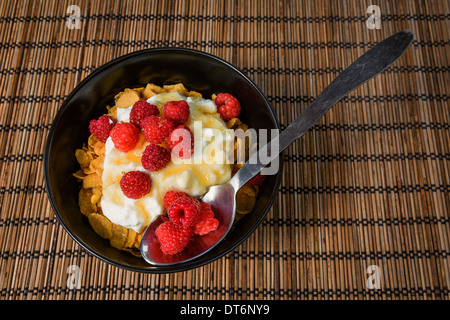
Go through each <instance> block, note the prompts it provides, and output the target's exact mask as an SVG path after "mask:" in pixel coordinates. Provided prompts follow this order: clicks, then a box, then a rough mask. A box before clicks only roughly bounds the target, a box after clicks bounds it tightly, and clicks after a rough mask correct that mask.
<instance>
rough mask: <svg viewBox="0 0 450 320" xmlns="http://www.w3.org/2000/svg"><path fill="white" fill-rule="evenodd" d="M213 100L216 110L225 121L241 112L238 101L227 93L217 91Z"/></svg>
mask: <svg viewBox="0 0 450 320" xmlns="http://www.w3.org/2000/svg"><path fill="white" fill-rule="evenodd" d="M214 102H215V103H216V106H217V112H218V113H219V114H220V117H221V118H222V119H223V120H225V121H228V120H230V119H232V118H236V117H237V116H239V114H240V113H241V105H240V103H239V101H238V100H237V99H236V98H235V97H233V96H232V95H231V94H229V93H219V94H218V95H217V97H216V99H215V100H214Z"/></svg>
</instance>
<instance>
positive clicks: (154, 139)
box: [141, 116, 174, 144]
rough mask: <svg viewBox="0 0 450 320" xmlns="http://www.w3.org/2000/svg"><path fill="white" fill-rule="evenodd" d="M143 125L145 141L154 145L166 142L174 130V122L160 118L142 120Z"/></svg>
mask: <svg viewBox="0 0 450 320" xmlns="http://www.w3.org/2000/svg"><path fill="white" fill-rule="evenodd" d="M141 125H142V129H143V130H144V136H145V140H147V141H148V142H150V143H154V144H160V143H162V142H164V140H165V139H166V138H167V137H168V136H169V134H170V133H171V132H172V130H173V128H174V125H173V122H172V121H170V120H169V119H165V118H162V117H159V116H150V117H147V118H145V119H144V120H142V122H141Z"/></svg>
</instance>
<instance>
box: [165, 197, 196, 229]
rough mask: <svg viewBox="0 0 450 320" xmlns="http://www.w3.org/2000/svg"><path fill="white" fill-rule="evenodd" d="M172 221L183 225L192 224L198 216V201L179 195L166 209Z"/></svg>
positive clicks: (188, 225)
mask: <svg viewBox="0 0 450 320" xmlns="http://www.w3.org/2000/svg"><path fill="white" fill-rule="evenodd" d="M167 215H168V216H169V219H170V220H171V221H172V222H173V223H181V224H182V225H184V226H185V227H190V226H193V225H194V224H196V223H197V221H198V218H199V217H200V203H199V201H198V200H197V199H195V198H191V197H180V198H178V199H177V200H175V201H174V202H173V203H172V205H171V206H170V207H169V210H168V211H167Z"/></svg>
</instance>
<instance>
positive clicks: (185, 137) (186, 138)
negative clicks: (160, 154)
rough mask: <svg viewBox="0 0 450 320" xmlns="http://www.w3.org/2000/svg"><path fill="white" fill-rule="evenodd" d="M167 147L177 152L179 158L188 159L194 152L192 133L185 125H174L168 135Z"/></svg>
mask: <svg viewBox="0 0 450 320" xmlns="http://www.w3.org/2000/svg"><path fill="white" fill-rule="evenodd" d="M168 143H169V148H170V150H172V151H173V149H174V148H175V147H176V150H175V152H178V154H177V156H178V157H179V158H180V159H189V158H190V157H191V156H192V154H194V135H193V134H192V132H191V130H190V129H189V128H188V127H186V126H185V125H181V126H178V127H176V128H175V129H174V130H173V131H172V132H171V133H170V135H169V140H168Z"/></svg>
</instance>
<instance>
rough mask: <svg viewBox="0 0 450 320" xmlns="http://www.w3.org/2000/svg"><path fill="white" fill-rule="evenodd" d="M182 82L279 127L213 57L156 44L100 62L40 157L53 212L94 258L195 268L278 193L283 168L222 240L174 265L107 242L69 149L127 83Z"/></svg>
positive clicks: (237, 75) (222, 250)
mask: <svg viewBox="0 0 450 320" xmlns="http://www.w3.org/2000/svg"><path fill="white" fill-rule="evenodd" d="M178 82H182V83H183V84H185V86H186V87H187V88H188V89H189V90H195V91H198V92H200V93H202V94H203V96H204V97H210V96H211V95H212V94H213V93H219V92H228V93H231V94H233V95H235V96H236V97H237V98H238V99H239V101H240V102H241V105H242V106H243V107H242V111H241V115H240V116H239V118H240V119H241V120H242V121H243V122H245V123H247V124H248V125H249V127H252V128H255V129H260V128H267V129H275V128H276V129H279V123H278V121H277V119H276V117H275V114H274V112H273V110H272V108H271V106H270V104H269V102H268V101H267V99H266V97H265V96H264V94H263V93H262V92H261V90H260V89H258V87H257V86H256V85H255V84H254V83H253V82H252V81H251V80H250V79H249V78H248V77H246V76H245V75H244V74H243V73H242V72H241V71H239V70H238V69H237V68H235V67H234V66H232V65H230V64H229V63H227V62H225V61H223V60H222V59H219V58H217V57H215V56H212V55H209V54H206V53H203V52H199V51H195V50H188V49H180V48H156V49H148V50H142V51H137V52H133V53H130V54H128V55H125V56H122V57H119V58H117V59H115V60H113V61H111V62H109V63H107V64H105V65H104V66H102V67H100V68H98V69H97V70H95V71H94V72H92V74H90V75H89V76H88V77H86V79H84V80H83V81H82V82H81V83H80V84H79V85H78V86H77V87H76V88H75V89H74V90H73V91H72V92H71V93H70V95H69V96H68V97H67V99H66V100H65V101H64V103H63V104H62V106H61V108H60V110H59V111H58V113H57V115H56V117H55V119H54V121H53V124H52V127H51V129H50V132H49V135H48V139H47V145H46V149H45V158H44V172H45V183H46V190H47V193H48V196H49V199H50V201H51V204H52V207H53V210H54V211H55V213H56V216H57V217H58V220H59V221H60V222H61V224H62V225H63V227H64V228H65V229H66V231H67V232H68V233H69V234H70V235H71V236H72V238H73V239H75V241H76V242H77V243H78V244H79V245H81V246H82V247H83V248H85V249H86V250H87V251H88V252H90V253H91V254H93V255H94V256H96V257H98V258H100V259H102V260H104V261H106V262H108V263H111V264H113V265H115V266H118V267H122V268H125V269H128V270H132V271H139V272H150V273H163V272H176V271H182V270H187V269H192V268H195V267H199V266H201V265H204V264H207V263H210V262H212V261H214V260H215V259H218V258H219V257H221V256H223V255H225V254H226V253H228V252H230V251H231V250H232V249H234V248H235V247H236V246H238V245H239V244H240V243H241V242H242V241H244V240H245V239H246V238H247V237H248V236H249V235H250V234H251V233H252V232H253V231H254V230H255V228H256V227H257V226H258V225H259V224H260V222H261V221H262V220H263V219H264V217H265V216H266V213H267V211H268V210H269V208H270V206H271V205H272V202H273V200H274V198H275V196H276V194H277V192H278V187H279V184H280V180H281V172H282V165H283V164H282V160H281V159H282V157H280V165H279V168H280V170H279V171H278V173H277V174H276V175H273V176H269V178H268V179H267V180H266V183H265V184H264V186H263V187H261V188H260V192H259V195H258V199H257V202H256V205H255V208H254V210H253V211H252V212H251V213H249V214H247V215H246V216H245V217H244V218H242V219H241V220H240V221H239V222H238V225H237V226H236V228H235V229H234V230H233V231H232V232H230V233H229V234H228V236H227V237H226V239H225V240H224V241H223V242H222V243H220V244H219V245H217V246H216V247H215V248H214V249H213V250H211V251H210V252H208V253H207V254H205V255H203V256H201V257H199V258H197V259H194V260H191V261H189V262H186V263H183V264H178V265H175V266H152V265H149V264H147V263H146V262H145V261H144V259H142V258H138V257H135V256H133V255H131V254H130V253H128V252H123V251H119V250H117V249H115V248H113V247H111V245H110V243H109V241H108V240H105V239H103V238H101V237H100V236H99V235H97V234H96V233H95V232H94V231H93V229H92V228H91V226H90V224H89V222H88V221H87V218H86V217H85V216H83V215H82V214H81V213H80V210H79V207H78V192H79V188H80V183H79V182H78V181H77V179H76V178H74V177H73V175H72V174H73V173H74V172H76V171H77V170H78V169H79V165H78V163H77V161H76V159H75V156H74V152H75V150H76V149H77V148H80V147H81V146H82V144H83V143H86V142H87V139H88V137H89V135H90V133H89V121H90V120H91V119H93V118H98V117H99V116H100V115H102V114H103V113H105V110H106V106H107V105H113V101H114V100H113V98H114V95H115V94H117V93H118V92H120V91H123V90H124V89H125V88H135V87H142V86H145V85H146V84H147V83H155V84H158V85H164V84H174V83H178Z"/></svg>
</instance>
